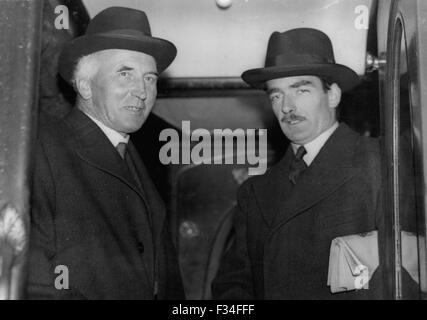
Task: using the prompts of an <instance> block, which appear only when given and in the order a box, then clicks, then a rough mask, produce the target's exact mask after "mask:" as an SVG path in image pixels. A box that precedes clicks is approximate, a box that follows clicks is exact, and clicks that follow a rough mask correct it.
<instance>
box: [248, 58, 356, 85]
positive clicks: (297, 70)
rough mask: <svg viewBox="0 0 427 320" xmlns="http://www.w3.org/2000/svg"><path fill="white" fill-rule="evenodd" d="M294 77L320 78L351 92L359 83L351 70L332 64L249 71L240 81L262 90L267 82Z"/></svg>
mask: <svg viewBox="0 0 427 320" xmlns="http://www.w3.org/2000/svg"><path fill="white" fill-rule="evenodd" d="M296 76H318V77H322V78H325V79H327V80H328V81H330V82H332V83H337V84H338V85H339V87H340V88H341V90H342V91H348V90H351V89H352V88H354V87H355V86H356V85H357V84H358V83H359V81H360V79H359V77H358V75H357V74H356V72H354V71H353V70H352V69H350V68H348V67H346V66H344V65H341V64H332V63H326V64H311V65H303V66H301V65H295V66H292V65H290V66H283V67H280V66H279V67H277V66H275V67H267V68H258V69H251V70H247V71H245V72H243V74H242V79H243V80H244V81H245V82H247V83H248V84H249V85H251V86H253V87H254V88H258V89H262V88H264V85H265V82H266V81H268V80H272V79H277V78H285V77H296Z"/></svg>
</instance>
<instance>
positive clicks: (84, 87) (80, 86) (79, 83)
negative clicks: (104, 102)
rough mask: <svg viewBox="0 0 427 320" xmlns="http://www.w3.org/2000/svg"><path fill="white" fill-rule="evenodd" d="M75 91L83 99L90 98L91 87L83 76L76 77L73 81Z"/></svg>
mask: <svg viewBox="0 0 427 320" xmlns="http://www.w3.org/2000/svg"><path fill="white" fill-rule="evenodd" d="M74 85H75V87H76V90H77V93H78V94H79V95H80V96H81V97H82V99H83V100H89V99H90V98H92V89H91V86H90V82H89V80H87V79H85V78H80V79H77V80H76V82H75V84H74Z"/></svg>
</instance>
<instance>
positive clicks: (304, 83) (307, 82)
mask: <svg viewBox="0 0 427 320" xmlns="http://www.w3.org/2000/svg"><path fill="white" fill-rule="evenodd" d="M302 86H313V82H312V81H310V80H301V81H298V82H295V83H293V84H291V85H290V86H289V88H292V89H296V88H299V87H302Z"/></svg>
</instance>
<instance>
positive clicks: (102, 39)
mask: <svg viewBox="0 0 427 320" xmlns="http://www.w3.org/2000/svg"><path fill="white" fill-rule="evenodd" d="M108 49H124V50H132V51H139V52H142V53H145V54H148V55H150V56H153V57H154V59H155V60H156V64H157V71H158V73H161V72H162V71H164V70H165V69H166V68H167V67H168V66H169V65H170V64H171V63H172V61H173V60H174V59H175V57H176V53H177V50H176V47H175V46H174V45H173V43H171V42H169V41H167V40H164V39H160V38H155V37H150V36H144V35H141V36H133V35H125V34H123V35H109V34H108V35H100V34H97V35H85V36H82V37H79V38H76V39H74V40H73V41H71V42H70V43H68V44H67V45H65V46H64V48H63V49H62V52H61V54H60V56H59V60H58V72H59V74H60V75H61V77H62V78H64V80H66V81H67V82H68V83H70V84H71V80H72V77H73V72H74V68H75V66H76V63H77V61H78V60H79V59H80V58H81V57H83V56H86V55H89V54H91V53H94V52H97V51H101V50H108Z"/></svg>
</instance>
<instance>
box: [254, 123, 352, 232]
mask: <svg viewBox="0 0 427 320" xmlns="http://www.w3.org/2000/svg"><path fill="white" fill-rule="evenodd" d="M358 138H359V136H358V134H357V133H355V132H354V131H352V130H351V129H350V128H349V127H348V126H347V125H345V124H340V126H339V128H338V129H337V130H336V131H335V132H334V133H333V135H332V136H331V137H330V138H329V140H328V141H327V142H326V143H325V145H324V146H323V148H322V149H321V150H320V152H319V153H318V155H317V157H316V158H315V159H314V161H313V162H312V164H311V165H310V167H309V168H308V169H307V170H306V171H305V172H304V174H303V175H301V176H300V178H299V180H298V183H297V184H296V185H295V186H292V185H291V183H290V182H289V179H288V175H289V167H290V163H291V161H292V159H293V152H292V148H291V147H290V146H289V148H288V150H287V152H286V154H285V156H284V158H283V159H282V160H281V161H280V162H279V163H278V164H277V165H276V166H275V167H274V168H272V170H271V171H270V173H269V174H267V175H265V176H263V177H262V179H261V182H260V183H258V184H254V192H255V196H256V199H257V200H258V203H259V206H260V208H261V210H262V212H263V215H264V219H265V220H266V222H267V224H268V225H269V226H270V227H271V228H275V227H279V226H280V225H282V224H283V223H286V222H287V221H289V220H290V219H292V218H293V217H295V216H296V215H298V214H300V213H301V212H303V211H304V210H306V209H307V208H309V207H311V206H313V205H315V204H316V203H318V202H319V201H321V200H323V199H324V198H326V197H327V196H328V195H330V194H331V193H332V192H334V191H335V190H336V189H338V188H339V187H340V186H342V185H343V184H344V183H346V182H347V181H349V180H350V179H351V178H352V177H353V176H354V175H355V174H356V173H357V172H358V171H359V170H360V169H359V168H357V167H355V166H354V165H353V163H352V159H353V153H354V150H355V146H356V143H357V140H358Z"/></svg>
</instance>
